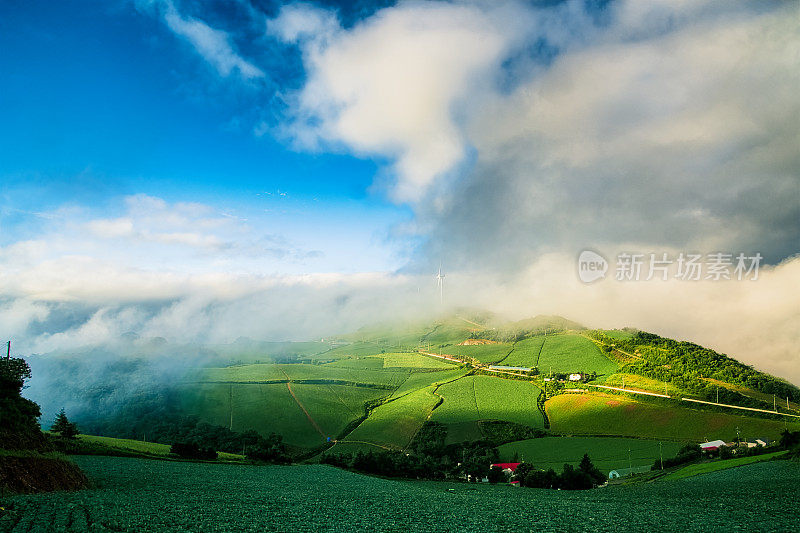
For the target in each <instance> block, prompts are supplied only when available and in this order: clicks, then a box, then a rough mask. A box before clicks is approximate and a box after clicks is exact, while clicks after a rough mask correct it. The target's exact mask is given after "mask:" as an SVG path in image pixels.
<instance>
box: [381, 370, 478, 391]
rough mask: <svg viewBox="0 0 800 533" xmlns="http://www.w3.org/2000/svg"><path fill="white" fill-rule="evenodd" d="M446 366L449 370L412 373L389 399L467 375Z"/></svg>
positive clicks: (464, 372)
mask: <svg viewBox="0 0 800 533" xmlns="http://www.w3.org/2000/svg"><path fill="white" fill-rule="evenodd" d="M448 366H450V368H451V369H450V370H440V371H438V372H414V373H412V374H409V376H408V378H406V380H405V381H404V382H403V383H402V384H400V386H399V387H398V388H397V389H396V390H395V391H394V392H393V393H392V396H391V397H392V398H397V397H399V396H403V395H405V394H408V393H409V392H413V391H415V390H417V389H421V388H424V387H427V386H429V385H432V384H434V383H444V382H446V381H450V380H453V379H455V378H457V377H458V376H463V375H464V374H466V373H467V370H466V369H463V368H453V367H452V365H448Z"/></svg>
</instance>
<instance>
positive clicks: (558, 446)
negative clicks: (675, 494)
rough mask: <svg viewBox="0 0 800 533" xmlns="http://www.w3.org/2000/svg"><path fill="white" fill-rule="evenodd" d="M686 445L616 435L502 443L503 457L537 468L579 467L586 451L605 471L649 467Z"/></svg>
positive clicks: (501, 453) (671, 455)
mask: <svg viewBox="0 0 800 533" xmlns="http://www.w3.org/2000/svg"><path fill="white" fill-rule="evenodd" d="M681 446H682V444H681V443H677V442H670V441H664V442H660V443H659V442H658V441H653V440H644V439H625V438H616V437H544V438H539V439H528V440H523V441H518V442H511V443H508V444H504V445H502V446H500V448H499V452H500V460H501V461H511V460H512V459H514V458H515V457H516V458H517V460H519V461H524V462H527V463H531V464H533V466H535V467H536V468H539V469H542V470H547V469H548V468H552V469H554V470H556V471H560V470H561V467H563V466H564V464H565V463H569V464H572V465H573V466H577V465H578V463H579V462H580V460H581V458H582V457H583V454H584V453H588V454H589V457H591V458H592V462H593V463H594V464H595V466H597V467H598V468H599V469H600V470H601V471H602V472H603V473H604V474H606V475H608V472H609V471H611V470H616V469H620V468H628V467H629V466H634V467H635V466H649V465H652V464H653V462H654V461H655V460H656V459H658V458H659V457H661V455H660V454H661V453H662V452H663V457H664V458H670V457H673V456H674V455H675V454H676V453H677V451H678V450H679V449H680V447H681Z"/></svg>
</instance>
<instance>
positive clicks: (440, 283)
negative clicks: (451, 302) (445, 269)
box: [436, 263, 444, 305]
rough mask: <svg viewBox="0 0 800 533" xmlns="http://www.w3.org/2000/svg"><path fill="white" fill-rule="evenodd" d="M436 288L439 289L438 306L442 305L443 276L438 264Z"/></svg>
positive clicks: (440, 266)
mask: <svg viewBox="0 0 800 533" xmlns="http://www.w3.org/2000/svg"><path fill="white" fill-rule="evenodd" d="M436 286H437V287H439V305H444V274H442V264H441V263H439V272H438V273H437V274H436Z"/></svg>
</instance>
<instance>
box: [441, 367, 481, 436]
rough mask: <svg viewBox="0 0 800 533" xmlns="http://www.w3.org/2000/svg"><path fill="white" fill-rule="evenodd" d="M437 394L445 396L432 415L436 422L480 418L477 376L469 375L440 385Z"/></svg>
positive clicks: (457, 421)
mask: <svg viewBox="0 0 800 533" xmlns="http://www.w3.org/2000/svg"><path fill="white" fill-rule="evenodd" d="M436 393H437V394H439V395H440V396H442V398H444V401H443V402H442V404H441V405H440V406H439V407H437V408H436V410H435V411H434V412H433V416H431V420H433V421H434V422H440V423H442V424H454V423H459V422H467V421H477V420H480V414H479V413H478V404H477V401H476V400H475V376H467V377H463V378H460V379H457V380H455V381H453V382H451V383H446V384H445V385H442V386H441V387H439V388H438V389H437V391H436Z"/></svg>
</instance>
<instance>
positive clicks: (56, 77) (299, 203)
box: [0, 2, 408, 271]
mask: <svg viewBox="0 0 800 533" xmlns="http://www.w3.org/2000/svg"><path fill="white" fill-rule="evenodd" d="M0 10H1V11H0V48H2V49H3V50H5V51H6V53H4V54H2V55H1V56H0V71H2V72H3V80H4V82H3V84H4V87H3V91H2V93H0V109H2V117H3V118H2V128H0V153H1V154H2V156H1V157H0V183H2V184H3V188H2V200H0V201H2V207H3V211H2V219H0V220H2V227H3V229H4V231H3V235H2V236H1V237H0V241H2V242H5V243H6V244H7V243H9V242H13V240H15V239H19V237H20V236H21V235H23V234H24V233H26V232H28V231H36V228H37V227H38V226H37V224H36V220H35V218H34V219H31V216H30V215H28V216H26V212H28V213H35V212H44V211H49V210H53V209H57V208H58V207H60V206H63V205H65V204H78V205H89V206H92V207H93V208H94V209H95V210H96V212H95V215H96V216H105V215H108V214H113V212H114V210H115V208H116V206H117V205H118V204H119V202H120V199H121V198H122V197H124V196H126V195H132V194H147V195H151V196H155V197H159V198H163V199H165V200H167V201H171V202H176V201H183V202H200V203H208V204H211V205H214V206H215V207H217V208H219V209H220V210H223V211H226V212H230V213H235V214H236V215H237V216H242V217H251V218H252V217H263V218H264V219H265V221H269V223H270V224H274V225H275V226H276V228H277V229H281V228H282V227H285V226H292V227H293V230H294V233H295V234H296V235H294V237H295V238H301V239H302V238H304V237H305V235H304V232H306V233H308V234H309V237H310V236H311V235H313V234H314V232H315V229H314V225H315V224H322V223H324V224H326V225H332V226H333V227H335V228H336V230H337V232H338V234H339V235H340V239H341V240H342V241H350V244H352V245H354V246H355V244H356V243H354V242H352V241H353V240H354V237H355V236H356V235H357V236H358V238H360V239H366V241H365V242H361V243H360V245H359V246H356V247H355V249H353V248H351V249H350V251H351V252H352V251H361V252H362V255H363V256H364V261H363V263H362V264H360V265H358V267H359V269H366V270H372V269H378V270H386V269H393V268H397V267H398V266H400V264H401V260H402V258H399V257H397V256H393V257H391V258H390V257H383V258H379V257H377V255H376V254H372V257H369V255H370V254H369V250H370V248H371V247H372V246H373V245H374V244H375V243H376V242H381V241H383V240H384V237H386V238H388V232H389V229H390V228H391V226H392V225H394V224H396V223H398V222H399V221H402V220H405V219H407V218H408V210H407V208H405V207H403V206H399V205H396V204H394V203H391V202H389V201H387V200H386V199H385V197H383V196H382V195H381V194H375V193H372V192H369V191H368V187H369V185H370V184H371V183H372V181H373V177H374V175H375V172H376V168H377V166H376V164H375V163H374V162H373V161H371V160H370V159H369V158H359V157H354V156H353V155H350V154H333V153H307V152H305V153H300V152H297V151H294V150H292V149H291V147H289V146H287V143H286V142H283V141H282V140H279V139H276V138H275V136H274V135H272V134H271V132H267V133H266V134H261V135H257V134H256V133H254V128H255V127H257V126H258V125H259V124H260V123H261V122H262V121H264V120H267V121H271V122H272V124H269V126H274V122H275V118H274V113H275V112H276V110H273V109H270V108H271V106H273V105H274V104H272V103H270V101H271V100H272V98H273V96H272V94H271V92H272V91H274V90H275V86H274V84H276V83H283V84H284V85H285V86H291V85H292V84H293V83H295V84H296V83H297V76H298V74H297V67H296V65H295V72H294V74H292V73H286V74H284V73H283V72H281V70H282V69H286V70H287V71H290V70H292V69H291V67H290V66H288V65H282V66H281V67H280V68H279V69H275V70H274V71H270V72H269V78H270V79H269V81H267V80H264V79H262V80H256V81H255V82H253V83H240V81H241V80H236V79H225V78H223V77H220V76H219V74H218V73H217V72H215V70H214V68H213V67H211V66H209V64H208V63H206V62H205V61H204V60H203V58H202V57H201V56H199V55H198V54H197V53H195V52H194V51H193V49H192V47H191V45H190V44H188V43H186V42H183V41H181V39H180V38H179V37H177V36H176V35H175V34H173V33H172V32H171V31H170V30H169V28H168V27H167V26H166V25H165V24H164V23H163V22H162V21H160V20H159V19H158V18H157V17H154V16H152V15H151V14H150V13H148V12H147V10H142V9H137V8H136V6H134V5H133V4H129V3H120V4H117V5H114V4H111V3H106V2H93V3H92V2H90V3H87V2H58V3H55V4H54V3H50V2H6V3H4V4H3V7H1V8H0ZM272 61H274V59H273V60H272ZM287 63H291V62H287ZM295 63H296V61H295ZM284 75H285V77H284V78H281V76H284ZM273 78H274V79H273ZM267 212H268V213H269V214H263V213H267ZM300 226H311V227H305V228H300ZM298 234H299V235H298ZM315 244H320V243H315ZM382 252H385V250H384V249H382ZM384 255H385V254H384ZM356 257H357V256H356ZM356 263H358V262H357V261H356ZM297 268H298V267H297V266H296V265H295V266H292V269H293V270H294V269H297ZM311 268H314V269H317V270H323V271H325V270H329V269H336V268H340V269H341V268H343V267H342V265H341V263H340V262H339V261H338V260H337V261H336V262H333V263H331V264H330V265H326V264H325V263H324V262H322V263H321V264H316V265H313V266H312V267H311Z"/></svg>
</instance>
